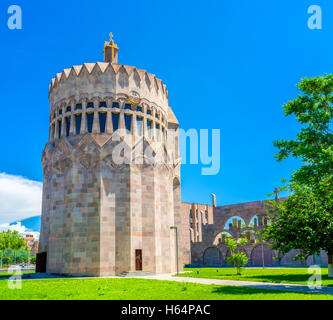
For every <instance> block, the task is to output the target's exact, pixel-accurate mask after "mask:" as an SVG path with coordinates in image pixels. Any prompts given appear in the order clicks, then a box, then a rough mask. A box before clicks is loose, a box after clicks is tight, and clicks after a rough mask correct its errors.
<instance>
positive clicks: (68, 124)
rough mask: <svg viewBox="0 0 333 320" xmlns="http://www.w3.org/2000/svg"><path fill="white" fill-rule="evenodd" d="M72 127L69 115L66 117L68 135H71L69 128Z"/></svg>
mask: <svg viewBox="0 0 333 320" xmlns="http://www.w3.org/2000/svg"><path fill="white" fill-rule="evenodd" d="M70 128H71V118H70V117H67V118H66V137H68V136H69V130H70Z"/></svg>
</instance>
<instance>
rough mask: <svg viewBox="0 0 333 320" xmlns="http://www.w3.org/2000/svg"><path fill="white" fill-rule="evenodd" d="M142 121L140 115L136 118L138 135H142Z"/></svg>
mask: <svg viewBox="0 0 333 320" xmlns="http://www.w3.org/2000/svg"><path fill="white" fill-rule="evenodd" d="M142 121H143V119H142V118H140V117H137V118H136V128H137V129H138V136H141V135H142Z"/></svg>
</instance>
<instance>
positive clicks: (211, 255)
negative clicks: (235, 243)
mask: <svg viewBox="0 0 333 320" xmlns="http://www.w3.org/2000/svg"><path fill="white" fill-rule="evenodd" d="M221 258H222V257H221V253H220V250H219V249H218V248H216V247H210V248H207V249H206V250H205V252H204V254H203V263H204V265H205V266H220V265H221V264H222V261H221V260H222V259H221Z"/></svg>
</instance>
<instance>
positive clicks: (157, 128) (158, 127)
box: [155, 124, 160, 139]
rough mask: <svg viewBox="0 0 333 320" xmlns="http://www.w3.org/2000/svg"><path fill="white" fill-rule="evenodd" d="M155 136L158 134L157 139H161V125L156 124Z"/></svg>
mask: <svg viewBox="0 0 333 320" xmlns="http://www.w3.org/2000/svg"><path fill="white" fill-rule="evenodd" d="M155 134H156V139H158V138H159V137H160V125H159V124H156V126H155Z"/></svg>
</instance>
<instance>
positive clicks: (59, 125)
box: [58, 120, 62, 139]
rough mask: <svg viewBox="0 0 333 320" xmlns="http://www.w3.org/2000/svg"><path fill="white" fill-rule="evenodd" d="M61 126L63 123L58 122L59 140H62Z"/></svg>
mask: <svg viewBox="0 0 333 320" xmlns="http://www.w3.org/2000/svg"><path fill="white" fill-rule="evenodd" d="M61 125H62V121H61V120H59V121H58V138H59V139H60V137H61Z"/></svg>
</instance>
